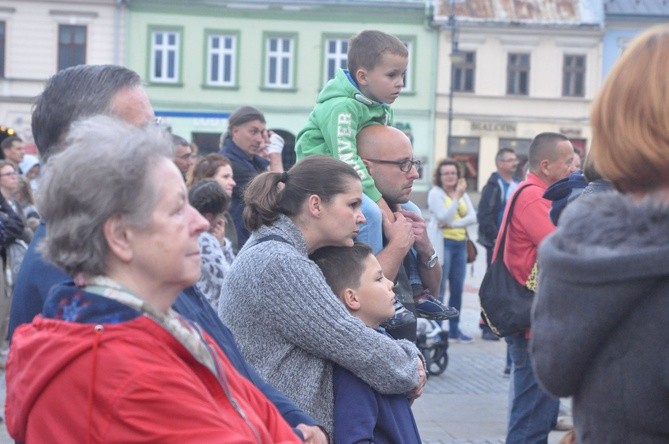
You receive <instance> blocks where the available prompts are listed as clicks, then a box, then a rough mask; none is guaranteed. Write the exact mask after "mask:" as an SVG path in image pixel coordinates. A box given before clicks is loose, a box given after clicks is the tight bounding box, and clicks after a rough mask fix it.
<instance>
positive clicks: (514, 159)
mask: <svg viewBox="0 0 669 444" xmlns="http://www.w3.org/2000/svg"><path fill="white" fill-rule="evenodd" d="M517 161H518V159H516V158H513V159H502V160H500V162H504V163H508V162H517Z"/></svg>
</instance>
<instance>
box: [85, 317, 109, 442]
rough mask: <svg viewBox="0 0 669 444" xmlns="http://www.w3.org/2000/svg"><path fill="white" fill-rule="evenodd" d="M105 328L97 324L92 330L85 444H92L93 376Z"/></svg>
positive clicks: (95, 371)
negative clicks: (91, 356)
mask: <svg viewBox="0 0 669 444" xmlns="http://www.w3.org/2000/svg"><path fill="white" fill-rule="evenodd" d="M104 330H105V328H104V327H103V326H102V325H100V324H98V325H96V326H95V327H94V328H93V331H94V332H95V336H94V337H93V361H92V363H91V380H90V385H89V386H88V433H87V434H86V442H87V443H88V444H90V443H92V442H93V393H94V390H95V375H96V373H97V367H98V359H97V358H98V345H99V344H100V340H101V339H102V333H103V332H104Z"/></svg>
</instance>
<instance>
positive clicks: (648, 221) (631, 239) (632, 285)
mask: <svg viewBox="0 0 669 444" xmlns="http://www.w3.org/2000/svg"><path fill="white" fill-rule="evenodd" d="M538 258H539V260H538V263H539V282H538V289H537V293H536V300H535V306H534V312H533V324H532V325H533V344H532V351H533V353H534V358H535V366H536V369H537V371H538V373H539V374H540V379H541V380H542V383H544V385H545V386H546V388H548V389H549V391H551V392H552V393H554V394H556V395H558V396H568V395H571V394H573V393H574V391H575V390H577V389H578V386H579V384H580V383H581V381H582V378H583V377H584V375H585V374H586V373H587V372H588V371H589V368H590V366H591V364H592V362H593V361H595V360H596V359H597V356H598V353H599V352H600V351H601V349H602V348H603V347H604V345H605V344H606V343H607V341H609V340H610V339H611V338H613V337H616V335H617V334H618V333H619V332H620V330H622V329H625V328H628V327H629V326H628V325H627V324H628V323H629V321H630V319H631V317H632V315H633V314H634V312H635V310H638V309H639V308H640V307H642V306H646V305H648V304H653V303H654V302H653V301H652V300H649V298H657V297H658V296H660V297H659V299H658V302H657V303H661V301H662V300H668V299H666V297H667V296H669V294H667V293H664V294H662V293H663V291H665V292H666V287H667V286H668V285H667V281H669V265H668V264H669V205H668V204H666V203H665V204H662V203H660V202H659V201H658V200H653V199H652V198H646V199H644V200H642V201H636V202H635V201H634V200H633V199H632V198H631V197H630V196H623V195H620V194H618V193H615V192H607V193H603V194H595V195H590V196H583V197H581V198H579V199H577V200H575V201H574V202H572V203H571V204H570V205H569V206H568V207H567V209H566V210H565V212H564V214H563V216H562V219H561V220H560V226H559V227H558V229H557V230H556V231H555V232H554V233H553V234H551V235H550V236H549V237H547V238H546V240H545V241H544V242H543V243H542V244H541V247H540V249H539V255H538ZM662 296H664V297H662ZM668 301H669V300H668ZM651 312H652V310H651ZM635 322H636V321H635ZM652 322H653V320H652V319H645V320H644V321H641V324H642V325H643V326H644V327H645V326H646V325H649V323H652ZM663 324H664V325H663V326H662V328H666V320H665V321H664V323H663ZM642 325H637V326H636V328H638V329H641V328H642ZM658 327H659V326H658ZM542 376H543V377H542Z"/></svg>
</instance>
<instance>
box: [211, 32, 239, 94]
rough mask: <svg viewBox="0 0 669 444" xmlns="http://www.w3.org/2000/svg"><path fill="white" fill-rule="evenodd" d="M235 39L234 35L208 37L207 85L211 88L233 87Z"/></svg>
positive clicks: (234, 81) (234, 80)
mask: <svg viewBox="0 0 669 444" xmlns="http://www.w3.org/2000/svg"><path fill="white" fill-rule="evenodd" d="M236 52H237V37H236V36H234V35H218V34H217V35H210V36H209V38H208V42H207V61H208V67H207V72H208V76H207V84H208V85H212V86H234V85H235V83H236V79H235V55H236Z"/></svg>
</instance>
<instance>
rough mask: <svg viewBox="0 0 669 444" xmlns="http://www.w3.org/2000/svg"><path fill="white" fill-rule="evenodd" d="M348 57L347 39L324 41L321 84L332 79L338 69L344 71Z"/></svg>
mask: <svg viewBox="0 0 669 444" xmlns="http://www.w3.org/2000/svg"><path fill="white" fill-rule="evenodd" d="M347 56H348V40H347V39H327V40H326V41H325V69H324V70H323V72H324V73H325V79H323V83H327V81H328V80H330V79H333V78H334V76H335V74H336V73H337V70H338V69H340V68H341V69H346V67H347V60H346V58H347Z"/></svg>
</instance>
